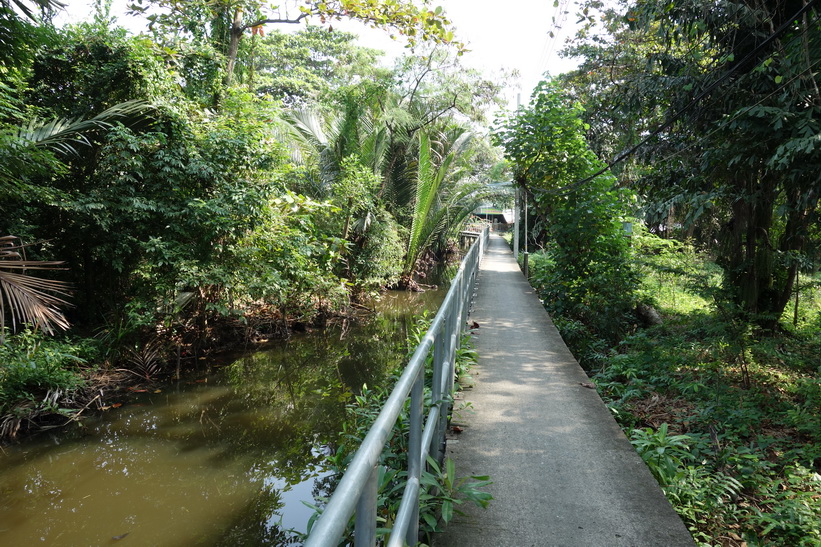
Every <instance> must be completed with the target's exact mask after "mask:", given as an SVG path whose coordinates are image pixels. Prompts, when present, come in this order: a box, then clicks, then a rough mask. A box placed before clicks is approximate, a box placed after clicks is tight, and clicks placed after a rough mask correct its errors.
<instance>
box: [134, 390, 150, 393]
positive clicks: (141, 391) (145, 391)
mask: <svg viewBox="0 0 821 547" xmlns="http://www.w3.org/2000/svg"><path fill="white" fill-rule="evenodd" d="M131 391H133V392H134V393H148V390H147V389H132V390H131Z"/></svg>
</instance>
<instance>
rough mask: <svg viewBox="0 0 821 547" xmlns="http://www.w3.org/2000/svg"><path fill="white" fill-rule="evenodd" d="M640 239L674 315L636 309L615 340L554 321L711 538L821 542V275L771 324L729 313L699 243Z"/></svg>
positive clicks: (645, 275) (701, 534) (728, 542)
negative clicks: (651, 318) (777, 326)
mask: <svg viewBox="0 0 821 547" xmlns="http://www.w3.org/2000/svg"><path fill="white" fill-rule="evenodd" d="M634 245H635V246H637V247H638V249H637V250H636V263H635V266H636V268H637V270H638V271H639V272H640V274H641V278H642V283H641V286H640V288H639V291H638V295H637V296H638V300H639V301H641V302H643V303H646V304H648V305H651V306H653V307H654V308H655V309H656V310H657V311H658V312H659V313H660V316H661V318H662V320H663V324H661V325H658V326H652V327H646V326H643V325H642V324H641V322H640V321H639V320H638V319H637V318H634V319H633V321H634V324H633V325H632V326H631V328H625V330H626V331H627V332H628V334H627V335H626V336H624V337H623V338H622V339H621V342H620V343H619V344H618V345H617V346H612V345H606V344H604V343H603V340H602V339H601V338H598V337H591V336H590V333H589V331H588V330H586V329H585V328H583V325H581V324H580V323H579V322H578V321H575V320H574V319H573V318H562V317H559V318H555V317H554V321H555V323H556V325H557V327H559V329H560V330H561V331H562V335H563V337H564V338H565V341H566V342H567V343H568V345H569V346H570V348H571V350H573V352H574V354H576V355H577V357H578V358H579V360H580V362H582V364H583V365H584V366H585V368H586V369H587V370H588V374H590V375H591V377H592V378H593V380H594V382H595V383H596V385H597V387H598V391H599V393H600V395H601V396H602V398H603V399H604V401H605V402H606V404H607V405H608V407H609V408H610V409H611V411H612V412H613V414H614V415H615V417H616V419H617V421H618V422H619V423H620V425H621V426H622V428H623V429H624V430H625V433H626V434H627V435H628V437H629V438H630V440H631V441H632V443H633V445H634V446H635V448H636V450H637V451H638V453H639V454H640V455H641V457H642V458H643V459H644V461H645V462H646V464H647V465H648V467H649V469H650V470H651V472H652V473H653V475H654V476H655V478H656V479H657V480H658V482H659V483H660V485H661V486H662V489H663V490H664V492H665V494H666V495H667V498H668V499H669V500H670V502H671V503H672V504H673V506H674V507H675V509H676V511H677V512H678V513H679V515H681V517H682V519H683V520H684V522H685V524H686V525H687V527H688V528H689V530H690V532H691V533H692V535H693V538H694V539H695V540H696V542H697V543H698V544H699V545H702V546H708V545H709V546H739V547H740V546H743V545H746V546H749V547H752V546H757V545H760V546H764V545H766V546H784V547H796V546H806V547H809V546H818V545H821V474H820V473H821V383H820V382H819V377H821V361H819V359H818V356H819V355H821V298H819V295H821V291H819V285H821V283H819V282H821V278H819V275H818V274H815V276H810V275H803V276H802V277H801V279H800V283H799V287H800V288H801V292H800V294H799V298H798V300H797V304H796V303H795V301H793V303H792V305H791V306H789V307H788V309H787V310H785V313H784V317H783V318H782V321H781V330H780V331H779V332H778V333H775V334H773V333H771V332H770V333H767V332H762V331H761V330H760V329H756V328H755V327H754V326H752V325H751V323H750V322H745V321H742V320H740V319H738V317H737V316H736V315H734V314H732V313H728V312H727V309H726V305H722V304H721V299H720V295H719V294H718V291H720V283H721V270H720V268H718V267H717V266H716V265H715V264H713V263H712V262H710V261H709V260H708V259H706V258H705V257H702V256H700V255H698V254H697V253H696V252H695V251H694V250H693V249H692V248H691V247H690V246H688V245H684V244H681V243H676V242H672V241H668V240H661V239H658V238H654V237H652V236H648V235H642V237H640V238H639V241H635V242H634ZM531 265H533V261H531ZM538 267H539V262H538V261H537V268H538ZM534 277H535V279H538V278H539V276H538V274H537V275H535V276H534Z"/></svg>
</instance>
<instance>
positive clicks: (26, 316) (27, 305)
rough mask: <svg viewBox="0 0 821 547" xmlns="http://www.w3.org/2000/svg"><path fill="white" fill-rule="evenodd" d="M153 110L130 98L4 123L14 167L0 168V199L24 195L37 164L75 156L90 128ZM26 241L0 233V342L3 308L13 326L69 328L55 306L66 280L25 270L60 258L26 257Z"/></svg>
mask: <svg viewBox="0 0 821 547" xmlns="http://www.w3.org/2000/svg"><path fill="white" fill-rule="evenodd" d="M152 110H153V107H152V106H151V105H149V104H148V103H146V102H145V101H129V102H125V103H121V104H119V105H115V106H113V107H111V108H109V109H108V110H106V111H104V112H102V113H100V114H98V115H97V116H94V117H93V118H89V119H84V120H66V119H55V120H48V121H42V120H37V119H34V120H31V121H30V122H29V123H28V124H25V125H23V126H20V127H17V128H11V131H8V128H7V131H6V132H4V135H3V136H4V138H3V139H2V140H0V148H2V150H0V156H3V157H8V158H14V159H15V161H14V167H15V168H17V171H15V170H12V169H10V168H9V166H8V165H6V166H4V167H3V168H0V188H4V191H3V192H4V193H5V195H4V194H0V200H8V201H13V200H14V198H19V197H21V196H25V195H26V193H27V192H28V191H30V190H31V189H32V188H33V187H32V186H31V185H29V184H26V183H24V182H22V179H24V178H25V177H26V176H27V175H28V174H30V172H32V171H35V170H40V169H41V168H42V167H43V166H42V165H38V163H40V164H42V163H43V162H44V161H46V160H49V161H47V164H46V167H48V168H53V169H57V168H60V167H62V162H61V161H60V160H59V159H58V158H59V157H61V156H62V157H72V156H79V155H80V153H81V150H82V147H84V146H90V145H91V141H90V137H91V136H92V134H93V133H94V132H95V131H97V130H101V129H107V128H110V127H112V126H113V125H114V124H115V123H117V122H126V123H129V124H130V125H134V124H136V123H140V122H143V121H146V120H148V119H149V116H148V113H149V112H150V111H152ZM43 152H46V155H43ZM26 170H29V173H26ZM0 205H2V203H0ZM28 246H30V245H26V244H24V243H23V242H22V241H21V240H20V239H19V238H18V237H16V236H12V235H7V236H3V237H0V343H3V342H4V336H5V326H6V312H7V311H8V315H9V316H10V317H11V322H12V327H13V328H16V327H17V325H18V324H21V323H30V324H33V325H35V326H36V327H38V328H41V329H43V331H45V332H47V333H49V334H53V332H54V329H55V328H61V329H66V328H68V321H67V320H66V318H65V316H64V315H63V313H62V312H61V311H60V306H64V305H67V304H68V303H67V302H66V301H65V300H64V299H63V298H61V296H59V295H62V296H67V294H68V291H69V286H68V284H67V283H65V282H62V281H56V280H52V279H43V278H40V277H37V276H32V275H29V273H30V272H31V271H44V270H54V269H55V268H57V267H58V266H59V265H61V264H62V262H55V261H43V260H29V259H28V258H27V257H26V247H28Z"/></svg>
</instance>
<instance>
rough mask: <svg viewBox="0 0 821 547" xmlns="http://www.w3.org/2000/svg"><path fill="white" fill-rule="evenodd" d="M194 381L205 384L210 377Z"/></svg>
mask: <svg viewBox="0 0 821 547" xmlns="http://www.w3.org/2000/svg"><path fill="white" fill-rule="evenodd" d="M194 381H195V382H196V383H198V384H204V383H206V382H208V378H203V379H202V380H194Z"/></svg>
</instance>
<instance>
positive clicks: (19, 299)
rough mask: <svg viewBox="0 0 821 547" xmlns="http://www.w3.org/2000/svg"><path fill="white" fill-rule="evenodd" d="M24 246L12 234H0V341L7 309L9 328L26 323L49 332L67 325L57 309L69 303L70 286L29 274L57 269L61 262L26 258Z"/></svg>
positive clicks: (63, 316) (64, 327)
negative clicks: (65, 298)
mask: <svg viewBox="0 0 821 547" xmlns="http://www.w3.org/2000/svg"><path fill="white" fill-rule="evenodd" d="M25 248H26V245H24V244H23V243H21V242H20V240H19V238H17V237H15V236H4V237H0V343H2V342H3V336H4V335H5V318H6V311H7V309H8V312H9V315H10V317H11V321H12V329H13V330H14V329H16V328H17V326H18V324H24V323H29V324H32V325H34V326H36V327H39V328H42V329H43V330H44V331H45V332H47V333H49V334H53V333H54V329H55V328H61V329H67V328H68V326H69V324H68V321H67V320H66V318H65V315H63V313H62V311H60V306H67V305H68V302H67V301H66V300H64V299H63V298H61V297H60V296H59V295H62V296H67V295H68V290H69V286H68V284H67V283H65V282H63V281H57V280H53V279H43V278H41V277H36V276H32V275H28V273H27V272H29V271H31V270H41V271H42V270H54V269H58V267H59V266H60V265H62V264H63V263H62V262H56V261H44V260H27V259H26V257H25Z"/></svg>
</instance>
